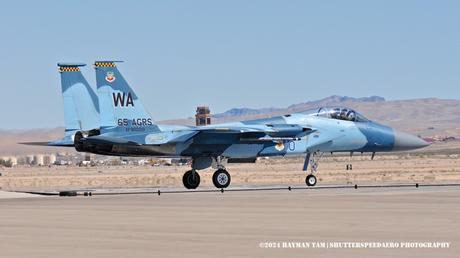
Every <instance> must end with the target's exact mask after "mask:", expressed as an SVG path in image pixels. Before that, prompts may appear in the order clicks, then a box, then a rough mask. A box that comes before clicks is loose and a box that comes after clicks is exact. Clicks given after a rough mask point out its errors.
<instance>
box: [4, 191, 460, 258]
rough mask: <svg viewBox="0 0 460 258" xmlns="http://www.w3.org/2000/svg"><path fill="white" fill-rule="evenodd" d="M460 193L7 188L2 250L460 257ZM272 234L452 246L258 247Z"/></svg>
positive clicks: (24, 253)
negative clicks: (29, 192) (28, 192)
mask: <svg viewBox="0 0 460 258" xmlns="http://www.w3.org/2000/svg"><path fill="white" fill-rule="evenodd" d="M1 195H3V194H0V196H1ZM459 196H460V187H458V186H452V187H421V188H415V187H414V188H363V189H360V188H358V189H334V188H332V189H324V190H321V191H301V190H296V191H287V190H286V191H247V192H225V193H224V194H222V193H219V192H200V193H194V194H164V195H163V194H162V195H160V196H158V195H155V194H143V195H136V194H130V195H109V196H92V197H83V196H78V197H55V196H39V197H33V198H22V197H23V196H12V195H11V194H10V198H4V199H1V198H0V210H1V212H0V232H1V233H0V237H1V241H0V250H1V254H2V256H5V257H128V256H131V257H152V256H158V257H216V256H224V257H229V256H230V257H245V256H264V257H267V256H268V257H280V256H289V257H292V256H297V257H305V256H311V257H370V256H373V257H402V256H404V257H414V256H417V257H441V256H442V257H449V256H450V257H458V253H459V251H460V233H459V228H460V198H459ZM12 197H17V198H12ZM267 242H268V243H274V244H275V245H276V244H277V243H280V244H282V243H294V242H297V243H300V242H301V243H307V242H308V243H314V242H315V243H318V242H319V243H333V242H417V243H418V242H448V243H449V245H450V247H449V248H393V249H383V248H378V249H377V248H375V249H372V248H361V249H351V248H345V249H335V248H329V249H326V248H261V247H260V245H262V246H263V245H264V244H265V243H267ZM261 243H262V244H261Z"/></svg>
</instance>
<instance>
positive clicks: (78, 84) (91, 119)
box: [58, 63, 99, 132]
mask: <svg viewBox="0 0 460 258" xmlns="http://www.w3.org/2000/svg"><path fill="white" fill-rule="evenodd" d="M58 66H59V72H60V74H61V88H62V96H63V98H64V119H65V127H66V132H70V131H77V130H82V131H89V130H92V129H98V128H99V102H98V99H97V96H96V94H95V93H94V91H93V89H92V88H91V87H90V86H89V84H88V81H86V79H85V77H84V76H83V74H82V73H81V71H80V67H82V66H85V64H64V63H58Z"/></svg>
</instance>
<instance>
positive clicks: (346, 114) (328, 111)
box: [302, 107, 369, 122]
mask: <svg viewBox="0 0 460 258" xmlns="http://www.w3.org/2000/svg"><path fill="white" fill-rule="evenodd" d="M302 113H303V114H306V115H312V116H320V117H326V118H331V119H338V120H345V121H352V122H368V121H369V119H367V118H366V117H364V116H363V115H361V114H360V113H358V112H356V111H354V110H353V109H350V108H346V107H321V108H319V109H314V110H308V111H305V112H302Z"/></svg>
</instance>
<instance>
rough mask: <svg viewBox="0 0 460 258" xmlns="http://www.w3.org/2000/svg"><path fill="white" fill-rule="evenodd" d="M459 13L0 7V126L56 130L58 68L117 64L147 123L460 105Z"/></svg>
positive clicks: (403, 4) (92, 4)
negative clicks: (295, 110) (344, 99)
mask: <svg viewBox="0 0 460 258" xmlns="http://www.w3.org/2000/svg"><path fill="white" fill-rule="evenodd" d="M459 14H460V1H421V0H418V1H406V0H405V1H389V0H382V1H367V0H364V1H267V0H263V1H247V0H244V1H235V0H232V1H196V0H194V1H191V0H190V1H113V0H110V1H63V0H59V1H44V0H42V1H18V0H15V1H12V0H11V1H4V2H2V5H1V7H0V33H1V34H0V71H1V72H0V89H1V92H0V98H1V101H0V112H1V117H2V119H1V120H0V128H29V127H34V128H37V127H40V128H46V127H54V126H61V125H63V124H64V118H63V104H62V98H61V91H60V79H59V73H58V72H57V67H56V63H57V62H60V61H67V62H84V63H88V64H91V63H92V62H94V60H101V59H102V60H111V59H115V60H124V61H125V63H122V64H120V65H119V68H120V70H121V72H122V73H123V74H124V76H125V78H126V79H127V80H128V82H130V84H131V86H133V87H134V88H135V90H136V92H137V93H138V95H140V96H141V99H142V101H143V102H144V104H145V105H146V107H147V108H148V110H149V111H150V113H152V116H153V117H154V118H155V119H157V120H163V119H168V118H182V117H188V116H192V115H193V114H194V111H195V106H197V105H199V104H207V105H210V106H211V110H212V111H213V112H214V113H217V112H223V111H225V110H227V109H229V108H232V107H254V108H258V107H271V106H273V107H284V106H287V105H290V104H294V103H299V102H304V101H308V100H315V99H319V98H323V97H326V96H329V95H333V94H337V95H347V96H355V97H362V96H369V95H379V96H383V97H385V98H387V99H406V98H421V97H438V98H460V15H459ZM84 74H85V76H86V77H87V79H88V81H89V82H90V83H91V84H92V85H94V81H95V79H94V70H93V68H92V66H87V67H85V69H84ZM94 86H95V85H94Z"/></svg>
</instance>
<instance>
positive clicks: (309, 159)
mask: <svg viewBox="0 0 460 258" xmlns="http://www.w3.org/2000/svg"><path fill="white" fill-rule="evenodd" d="M323 155H324V152H313V153H311V154H310V153H309V152H308V153H307V156H306V157H305V163H304V166H303V170H304V171H307V169H308V164H310V163H311V165H310V174H309V175H308V176H307V177H306V178H305V183H306V184H307V186H315V185H316V181H317V180H316V176H315V174H316V173H317V170H318V163H319V161H320V160H321V158H322V157H323Z"/></svg>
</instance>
